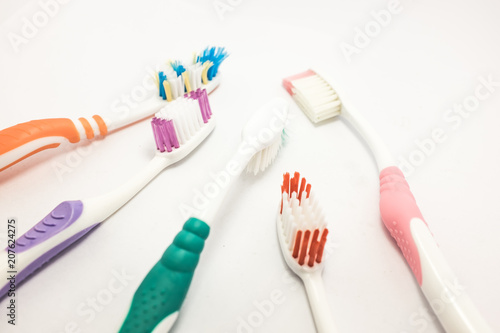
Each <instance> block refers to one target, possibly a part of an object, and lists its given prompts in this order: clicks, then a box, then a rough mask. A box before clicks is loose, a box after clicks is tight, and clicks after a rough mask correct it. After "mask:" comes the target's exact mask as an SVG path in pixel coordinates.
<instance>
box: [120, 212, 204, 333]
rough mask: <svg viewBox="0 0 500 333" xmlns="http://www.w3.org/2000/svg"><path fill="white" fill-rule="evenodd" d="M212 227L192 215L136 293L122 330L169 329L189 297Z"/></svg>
mask: <svg viewBox="0 0 500 333" xmlns="http://www.w3.org/2000/svg"><path fill="white" fill-rule="evenodd" d="M209 232H210V227H209V226H208V224H206V223H205V222H203V221H201V220H199V219H196V218H190V219H189V220H187V222H186V223H185V224H184V226H183V228H182V231H180V232H179V233H178V234H177V236H176V237H175V238H174V241H173V242H172V244H171V245H170V246H169V247H168V248H167V250H166V251H165V252H164V253H163V256H162V257H161V259H160V260H159V261H158V262H157V263H156V265H155V266H153V268H152V269H151V270H150V271H149V273H148V274H147V275H146V277H145V278H144V280H143V281H142V283H141V285H140V286H139V288H138V289H137V290H136V292H135V294H134V298H133V299H132V304H131V306H130V309H129V312H128V314H127V317H126V318H125V321H124V322H123V324H122V327H121V329H120V333H141V332H144V333H149V332H168V331H169V330H170V328H171V327H172V326H173V324H174V322H175V320H176V319H177V315H178V312H179V310H180V308H181V305H182V303H183V302H184V299H185V297H186V294H187V292H188V289H189V286H190V285H191V280H192V279H193V275H194V271H195V269H196V266H197V265H198V261H199V260H200V253H201V251H202V250H203V247H204V245H205V240H206V239H207V237H208V234H209Z"/></svg>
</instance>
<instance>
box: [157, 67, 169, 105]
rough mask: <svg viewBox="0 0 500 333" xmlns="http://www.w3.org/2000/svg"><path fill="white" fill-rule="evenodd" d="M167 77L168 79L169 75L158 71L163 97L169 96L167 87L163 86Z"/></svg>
mask: <svg viewBox="0 0 500 333" xmlns="http://www.w3.org/2000/svg"><path fill="white" fill-rule="evenodd" d="M166 79H167V76H166V75H165V74H163V72H159V73H158V82H159V88H160V89H159V91H160V97H161V98H163V99H166V98H167V95H166V94H165V88H164V87H163V81H165V80H166Z"/></svg>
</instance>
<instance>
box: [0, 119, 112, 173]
mask: <svg viewBox="0 0 500 333" xmlns="http://www.w3.org/2000/svg"><path fill="white" fill-rule="evenodd" d="M79 122H80V123H79V124H78V126H80V125H81V127H80V128H81V132H82V135H83V133H85V136H86V137H87V139H92V138H94V137H95V133H94V132H98V133H99V134H100V135H103V136H104V135H106V134H107V127H106V124H105V123H104V120H103V119H102V118H101V117H100V116H98V115H94V116H93V117H92V118H91V119H90V121H89V120H87V119H85V118H79ZM91 123H92V124H93V125H91ZM82 135H80V132H79V130H78V129H77V127H76V125H75V123H74V122H73V121H72V120H71V119H67V118H53V119H43V120H32V121H29V122H27V123H22V124H18V125H15V126H12V127H9V128H6V129H4V130H2V131H0V171H2V170H4V169H6V168H8V167H10V166H12V165H14V164H16V163H17V162H20V161H22V160H23V159H25V158H27V157H29V156H31V155H33V154H35V153H38V152H40V151H42V150H45V149H49V148H56V147H58V146H59V145H60V144H61V143H62V142H64V141H66V140H67V141H69V142H71V143H76V142H79V141H80V139H81V137H82Z"/></svg>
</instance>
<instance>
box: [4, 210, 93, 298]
mask: <svg viewBox="0 0 500 333" xmlns="http://www.w3.org/2000/svg"><path fill="white" fill-rule="evenodd" d="M82 210H83V203H82V202H81V201H65V202H62V203H61V204H59V205H58V206H57V207H56V208H54V210H53V211H52V212H50V214H48V215H47V216H46V217H45V218H44V219H43V220H42V221H40V222H39V223H38V224H37V225H35V226H34V227H33V228H31V229H30V230H28V231H27V232H26V233H25V234H24V235H22V236H21V237H20V238H19V239H18V240H17V241H16V247H15V251H16V252H17V253H20V252H23V251H26V250H28V249H29V248H31V247H33V246H35V245H37V244H40V243H42V242H43V241H45V240H47V239H49V238H50V237H52V236H54V235H56V234H58V233H59V232H61V231H62V230H64V229H66V228H67V227H69V226H70V225H71V224H73V222H75V221H76V220H77V219H78V218H79V217H80V215H81V214H82ZM97 225H99V223H96V224H94V225H92V226H90V227H88V228H86V229H84V230H82V231H80V232H78V233H77V234H75V235H73V236H71V237H70V238H68V239H67V240H65V241H64V242H62V243H61V244H59V245H57V246H55V247H53V248H52V249H50V250H49V251H47V252H45V253H44V254H43V255H41V256H40V257H39V258H37V259H36V260H35V261H33V262H32V263H31V264H29V265H28V266H27V267H26V268H25V269H23V270H22V271H20V272H19V273H18V274H17V275H16V286H17V285H18V284H19V283H20V282H21V281H22V280H24V279H25V278H26V277H28V276H29V275H31V274H32V273H33V272H34V271H36V270H37V269H38V268H40V267H41V266H42V265H43V264H45V263H46V262H47V261H49V260H50V259H52V258H53V257H54V256H56V255H57V254H58V253H60V252H62V251H63V250H64V249H65V248H67V247H68V246H70V245H71V244H73V243H74V242H76V241H77V240H78V239H80V238H81V237H83V236H84V235H85V234H87V233H88V232H89V231H90V230H92V229H93V228H95V227H96V226H97ZM8 290H9V284H8V283H7V284H6V285H5V286H4V287H3V288H2V289H0V298H1V297H3V296H4V295H5V294H6V293H7V291H8Z"/></svg>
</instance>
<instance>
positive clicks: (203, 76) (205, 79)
mask: <svg viewBox="0 0 500 333" xmlns="http://www.w3.org/2000/svg"><path fill="white" fill-rule="evenodd" d="M213 64H214V63H213V62H211V61H208V60H207V61H205V63H204V64H203V67H204V68H203V72H202V74H201V79H202V80H203V84H208V70H209V69H210V67H212V66H213Z"/></svg>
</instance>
